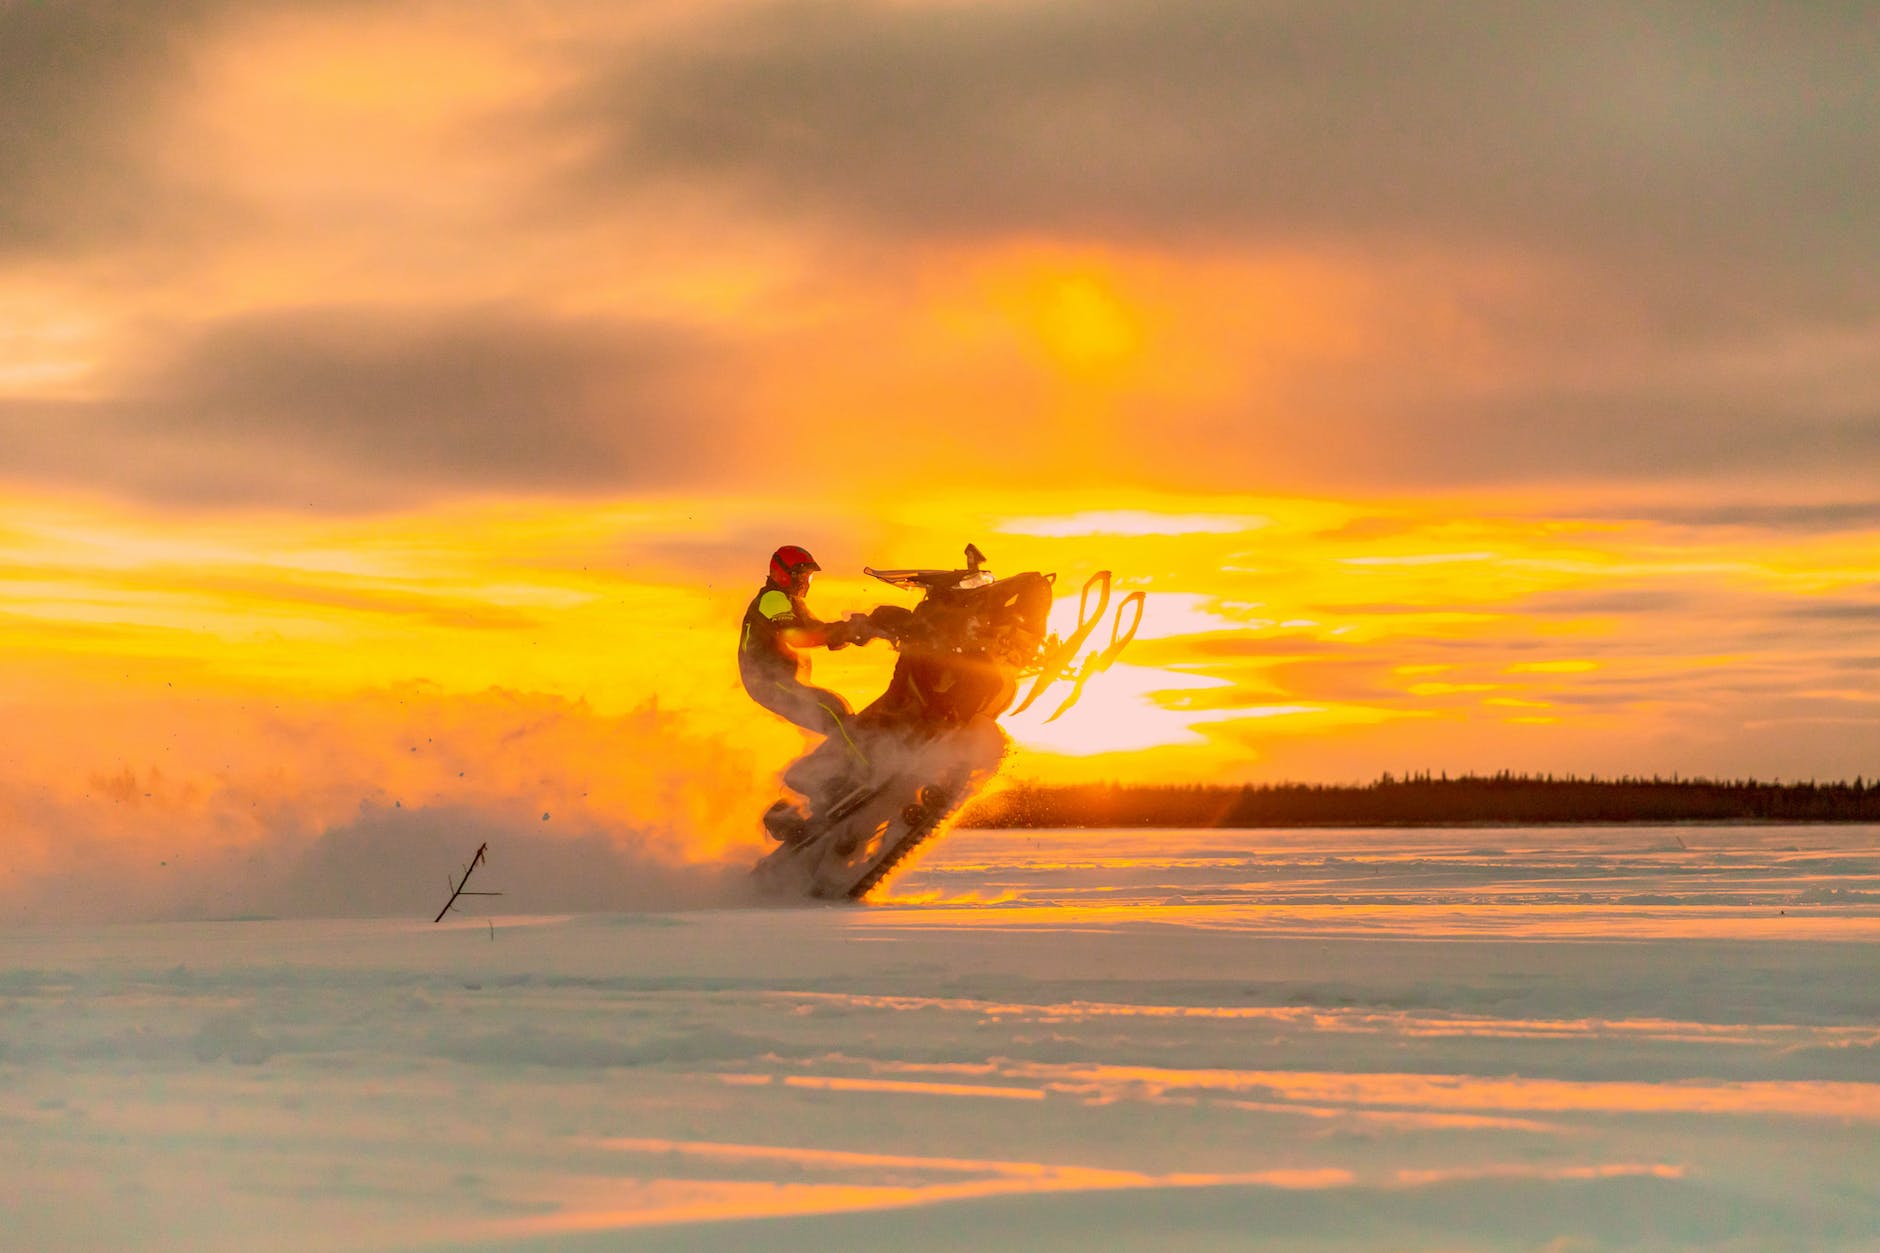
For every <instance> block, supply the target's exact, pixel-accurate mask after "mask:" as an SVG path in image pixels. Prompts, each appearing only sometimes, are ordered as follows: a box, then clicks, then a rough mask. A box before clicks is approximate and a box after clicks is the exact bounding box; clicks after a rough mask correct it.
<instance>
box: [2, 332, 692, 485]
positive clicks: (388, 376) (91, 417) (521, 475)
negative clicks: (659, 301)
mask: <svg viewBox="0 0 1880 1253" xmlns="http://www.w3.org/2000/svg"><path fill="white" fill-rule="evenodd" d="M708 353H709V349H708V347H707V346H706V345H705V344H703V343H702V342H700V341H698V340H697V339H696V338H694V337H692V336H690V335H688V334H686V333H683V332H680V331H677V330H674V329H671V328H667V327H661V326H649V325H637V324H622V323H614V322H554V321H546V320H542V319H537V318H532V317H529V316H527V315H525V314H522V313H518V312H512V311H506V310H500V309H482V310H471V311H452V312H444V313H433V312H424V313H415V314H404V313H387V312H382V311H374V310H361V309H315V310H295V311H285V312H272V313H266V314H259V315H253V316H249V317H245V318H240V319H234V320H230V321H227V322H222V323H217V324H214V325H210V326H208V327H205V328H201V329H200V330H198V331H196V332H194V333H192V334H188V335H185V336H184V337H183V338H182V342H180V343H178V344H176V345H175V346H173V347H170V348H167V349H162V350H159V351H158V352H156V353H155V354H154V356H153V359H152V360H149V361H147V362H146V363H144V364H143V365H141V366H139V367H137V368H134V369H130V370H127V371H125V372H123V373H122V375H121V376H120V377H119V378H118V379H117V380H116V383H117V394H116V395H115V396H114V397H112V398H110V399H108V400H104V401H93V402H70V401H63V402H27V401H14V402H8V403H5V404H3V405H0V431H4V432H6V433H7V435H8V436H9V441H8V442H9V443H10V444H11V446H12V448H13V450H14V455H13V456H12V457H11V458H10V464H9V466H8V470H9V471H11V472H12V473H14V474H24V475H32V476H35V477H41V478H62V479H64V480H66V481H69V482H75V483H79V484H82V485H85V486H90V487H97V488H103V489H107V490H114V491H120V492H125V493H128V494H131V495H135V496H140V497H145V498H151V499H157V500H167V501H175V502H180V503H195V504H212V505H215V504H255V503H288V504H292V505H298V504H300V503H302V501H301V500H300V499H298V497H300V496H306V497H307V501H308V502H309V503H313V504H315V505H317V506H321V507H329V506H339V507H357V506H363V505H371V504H375V503H378V504H383V503H397V502H399V501H401V500H406V499H410V498H421V497H424V496H428V495H432V494H435V493H439V492H447V491H466V490H467V491H477V490H486V491H509V490H566V491H596V492H601V491H610V490H617V489H641V488H657V487H661V486H664V485H667V484H670V483H672V482H674V481H683V480H687V479H689V478H690V477H692V476H694V475H697V474H699V473H702V472H703V471H704V470H705V469H707V468H711V467H714V466H715V465H717V464H718V462H719V460H720V459H721V458H723V457H724V456H726V455H727V454H726V452H725V451H724V450H723V447H722V440H721V439H719V438H716V436H718V435H719V434H721V432H720V431H719V426H718V423H719V421H720V419H715V418H714V417H713V416H712V415H713V414H715V413H722V411H723V406H721V405H713V404H711V403H710V402H709V401H708V398H707V392H708V391H709V387H710V384H709V379H710V378H711V377H712V373H713V372H712V371H711V370H709V369H703V368H701V366H702V364H703V363H704V362H705V360H706V358H707V356H708Z"/></svg>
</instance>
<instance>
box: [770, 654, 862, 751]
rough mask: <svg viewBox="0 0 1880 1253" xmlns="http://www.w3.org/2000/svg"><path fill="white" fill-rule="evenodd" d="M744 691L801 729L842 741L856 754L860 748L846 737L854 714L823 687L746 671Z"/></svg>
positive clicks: (838, 697)
mask: <svg viewBox="0 0 1880 1253" xmlns="http://www.w3.org/2000/svg"><path fill="white" fill-rule="evenodd" d="M743 677H744V690H745V691H747V692H749V693H750V694H751V699H752V700H754V701H756V702H757V703H758V704H760V705H762V706H763V707H764V708H765V709H768V710H770V712H772V713H774V714H776V715H778V716H779V717H782V718H784V719H787V720H788V721H790V722H793V723H795V724H796V725H797V726H799V727H802V728H803V729H804V730H805V731H814V732H815V733H816V734H817V735H823V736H827V737H829V738H830V739H833V740H835V741H836V742H837V743H839V744H846V745H847V746H848V748H849V751H850V752H852V753H855V754H856V755H857V756H858V757H859V756H860V755H861V750H860V749H858V748H857V747H856V746H855V741H854V740H852V739H850V738H849V728H848V721H849V718H850V717H852V716H853V715H854V713H855V711H854V710H853V709H850V708H849V703H848V702H847V701H845V700H843V699H842V698H841V697H840V696H838V695H836V694H835V693H834V692H832V691H830V690H829V689H828V688H826V687H811V686H810V685H809V684H807V683H798V682H797V681H796V680H795V679H793V678H773V677H770V676H767V675H763V674H751V673H746V674H745V675H744V676H743Z"/></svg>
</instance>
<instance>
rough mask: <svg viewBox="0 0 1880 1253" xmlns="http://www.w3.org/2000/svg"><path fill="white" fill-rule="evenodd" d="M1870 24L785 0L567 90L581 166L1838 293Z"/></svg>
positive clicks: (1583, 12)
mask: <svg viewBox="0 0 1880 1253" xmlns="http://www.w3.org/2000/svg"><path fill="white" fill-rule="evenodd" d="M1877 38H1880V13H1876V12H1875V10H1874V9H1873V8H1872V7H1871V6H1867V5H1860V4H1817V5H1809V6H1806V7H1805V8H1801V9H1795V8H1790V9H1784V10H1781V11H1776V10H1770V9H1768V8H1766V7H1765V6H1759V5H1752V4H1747V3H1742V4H1716V3H1699V2H1692V3H1681V4H1662V5H1652V6H1643V7H1641V6H1636V5H1626V4H1599V5H1591V4H1587V5H1571V6H1538V5H1530V6H1501V7H1496V8H1492V9H1488V10H1484V9H1483V8H1481V7H1480V6H1469V5H1402V6H1378V5H1374V4H1366V3H1359V2H1357V0H1349V2H1346V3H1326V4H1309V5H1305V4H1292V3H1248V2H1246V0H1202V2H1201V3H1194V4H1185V5H1182V6H1179V7H1175V8H1170V7H1167V6H1160V5H1153V4H1147V3H1142V2H1141V0H1095V2H1093V3H1086V4H1077V5H1044V4H1016V5H998V6H964V5H931V6H929V5H872V4H862V3H856V2H854V0H805V2H801V3H791V4H782V5H777V6H773V7H770V8H768V9H765V10H763V11H761V12H760V13H757V14H755V15H753V14H752V13H751V12H750V10H748V9H745V8H742V7H739V8H736V9H734V10H731V11H730V12H729V14H728V15H727V16H726V17H724V18H722V19H721V20H719V21H718V22H716V23H714V24H710V25H707V26H706V27H705V28H704V29H703V30H702V31H698V32H695V33H694V34H693V35H692V36H691V38H690V40H689V42H687V43H684V44H681V45H678V46H673V47H670V48H667V49H664V50H661V52H660V54H659V55H657V56H654V57H644V56H634V57H630V58H628V59H626V60H624V61H623V63H622V64H621V66H620V67H619V69H618V70H617V71H616V72H615V74H614V75H613V76H612V78H611V79H609V80H606V81H603V82H601V83H599V84H597V85H596V86H595V87H594V89H593V90H592V92H591V94H590V95H589V96H588V97H587V98H586V99H585V101H584V104H585V106H586V107H587V108H588V110H589V112H590V116H591V117H592V118H594V119H597V120H599V121H600V122H602V123H603V124H605V125H606V126H607V128H608V132H607V133H608V136H609V139H610V143H609V145H608V147H607V148H606V149H605V154H606V155H605V162H604V164H603V166H602V167H601V169H600V171H599V173H600V174H601V175H602V176H603V177H606V178H615V179H620V180H624V181H628V182H635V181H638V180H641V179H644V178H646V177H648V176H656V175H662V174H672V175H678V176H681V177H691V176H695V175H699V174H707V175H716V176H722V177H723V178H725V179H727V180H730V181H732V182H733V183H735V184H738V185H742V186H745V187H748V188H750V189H751V190H752V191H753V192H756V193H759V194H761V196H762V197H763V199H764V201H765V202H766V203H770V204H784V205H790V204H794V205H799V206H805V207H808V208H811V209H813V210H814V211H816V212H818V213H821V212H827V211H835V212H837V213H841V214H844V215H851V216H858V217H861V218H863V219H866V220H869V221H872V222H874V223H877V224H880V225H884V226H886V227H887V228H889V229H892V230H896V231H904V230H915V231H920V232H926V233H945V234H984V233H1004V232H1035V231H1045V232H1051V233H1064V232H1068V233H1073V234H1078V233H1081V234H1111V235H1126V236H1131V237H1135V238H1139V239H1147V240H1165V239H1167V238H1169V237H1170V236H1171V235H1174V236H1189V237H1192V236H1196V235H1225V236H1232V237H1234V238H1246V237H1249V236H1252V237H1260V236H1268V237H1272V236H1278V237H1283V238H1285V239H1288V240H1294V239H1297V238H1299V237H1300V236H1301V235H1302V234H1305V235H1311V236H1317V237H1325V236H1328V235H1346V234H1354V233H1355V234H1359V235H1372V234H1376V235H1383V236H1388V237H1393V238H1401V237H1404V236H1419V235H1420V236H1430V237H1435V238H1438V239H1441V240H1444V241H1446V242H1455V241H1470V242H1473V243H1478V244H1492V243H1510V242H1511V243H1516V244H1521V245H1524V246H1526V245H1538V246H1542V247H1552V248H1559V249H1561V250H1564V251H1569V252H1577V251H1581V250H1586V249H1590V250H1593V251H1597V252H1601V253H1611V252H1613V251H1615V250H1616V251H1618V252H1622V253H1623V254H1624V255H1626V256H1627V257H1629V258H1631V259H1633V260H1640V259H1643V260H1645V261H1647V262H1650V263H1652V264H1657V263H1658V262H1659V261H1661V260H1663V259H1664V258H1666V257H1668V256H1675V257H1677V258H1680V259H1681V260H1682V261H1684V262H1686V263H1689V262H1690V261H1692V260H1693V259H1696V258H1700V257H1701V258H1703V259H1705V260H1707V261H1708V262H1710V263H1712V264H1715V265H1718V266H1719V267H1720V268H1723V269H1725V270H1727V271H1728V272H1737V271H1740V270H1741V269H1742V268H1743V267H1745V266H1759V265H1762V264H1766V263H1770V262H1778V263H1780V264H1782V265H1784V266H1794V267H1799V268H1801V269H1803V270H1806V271H1807V272H1809V273H1810V274H1812V275H1813V276H1814V277H1815V278H1816V279H1817V280H1821V281H1832V280H1834V279H1836V278H1837V277H1838V278H1839V279H1840V280H1841V281H1843V282H1853V281H1857V280H1855V278H1854V276H1852V275H1851V274H1849V273H1848V272H1847V271H1846V270H1844V269H1843V268H1842V265H1843V263H1844V262H1846V261H1848V260H1850V259H1853V258H1855V257H1857V256H1858V257H1861V258H1865V257H1868V256H1871V255H1872V253H1873V251H1874V244H1875V242H1876V231H1877V230H1880V226H1876V223H1875V221H1874V219H1873V216H1872V215H1871V214H1867V213H1864V212H1862V211H1860V206H1861V205H1862V204H1864V203H1867V202H1870V201H1871V200H1872V198H1873V196H1874V193H1875V192H1876V191H1880V159H1877V158H1876V154H1875V149H1874V146H1873V143H1872V135H1873V125H1874V123H1873V119H1874V117H1875V116H1876V115H1880V79H1876V76H1875V75H1874V74H1873V73H1872V59H1873V50H1874V48H1875V46H1876V39H1877ZM1726 276H1727V275H1726V274H1724V273H1720V274H1719V277H1720V278H1723V277H1726ZM1692 308H1693V311H1694V312H1695V311H1697V310H1698V309H1699V308H1700V306H1698V305H1697V304H1693V306H1692Z"/></svg>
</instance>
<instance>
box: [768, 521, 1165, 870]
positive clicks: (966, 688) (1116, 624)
mask: <svg viewBox="0 0 1880 1253" xmlns="http://www.w3.org/2000/svg"><path fill="white" fill-rule="evenodd" d="M984 562H985V555H984V554H983V553H981V552H980V551H979V549H978V548H977V547H975V546H973V545H971V544H968V545H967V546H966V568H965V569H963V570H876V569H873V568H871V567H867V566H864V567H863V568H862V572H863V573H864V574H867V575H870V576H871V577H873V578H877V579H880V580H881V581H882V582H884V583H887V584H888V585H890V586H891V587H896V588H901V589H903V590H907V591H919V592H921V593H922V596H921V599H920V601H919V603H918V604H916V605H915V606H914V607H913V608H912V609H907V608H904V607H902V606H898V605H883V606H881V607H879V608H877V609H876V610H875V611H874V612H873V613H871V614H868V615H866V617H863V616H861V615H858V616H857V618H856V619H854V620H852V621H853V623H854V628H853V630H854V633H853V634H852V636H851V642H857V643H860V642H865V641H866V640H868V639H876V638H878V639H885V640H887V641H888V642H889V643H891V644H892V645H893V646H894V648H895V649H896V650H897V651H898V653H899V654H900V655H899V657H898V658H897V659H896V661H895V666H894V675H893V677H892V678H891V679H890V680H889V682H888V687H887V690H886V691H884V692H883V693H882V694H881V696H880V698H879V699H877V700H876V701H875V702H874V703H873V704H871V705H869V706H868V707H867V708H865V709H863V710H862V711H861V712H860V713H858V714H856V715H855V716H854V718H853V719H852V720H851V722H850V725H849V732H850V735H849V742H846V743H845V742H841V741H840V740H839V738H838V737H831V738H830V739H828V740H825V741H824V742H823V743H822V744H820V745H818V746H817V747H816V748H815V749H814V750H812V751H811V752H810V753H808V754H807V755H805V756H804V757H802V758H800V759H799V760H797V761H796V762H795V763H793V764H792V765H791V766H789V767H788V768H787V769H786V770H785V771H784V774H783V784H784V787H785V788H786V789H787V794H786V795H785V796H784V797H783V798H781V799H779V800H778V801H777V802H776V803H775V804H773V805H772V806H771V807H770V809H769V810H768V811H767V812H766V813H765V814H764V827H765V830H766V831H767V832H768V833H769V835H770V836H771V838H773V839H775V840H777V841H779V847H777V848H776V849H774V850H773V851H772V852H771V853H770V854H769V855H767V856H766V857H764V858H763V859H762V860H760V861H759V862H758V863H757V865H756V867H755V868H754V870H753V874H754V875H755V876H756V879H757V881H758V883H759V885H760V886H761V887H763V888H764V889H765V890H767V891H770V892H774V893H777V894H788V895H807V896H811V897H817V898H822V899H831V900H842V899H847V900H861V899H862V898H863V897H865V896H867V895H868V893H869V891H870V890H872V889H873V888H874V887H875V886H876V885H877V884H879V883H881V882H882V881H883V880H884V879H886V878H887V877H888V875H889V874H891V873H892V872H893V871H894V870H895V868H896V867H898V866H900V865H902V864H903V863H904V862H905V861H906V859H907V857H908V855H909V854H910V853H912V852H913V851H914V849H915V848H917V847H918V846H920V845H921V844H922V843H923V842H924V841H926V840H928V839H930V838H931V837H932V836H933V835H934V834H936V833H937V832H938V831H940V830H941V829H942V828H943V826H944V825H945V823H946V822H947V820H948V819H949V818H951V817H952V816H953V815H954V814H956V813H957V812H958V811H959V810H960V808H961V807H962V806H964V805H965V804H966V802H967V801H968V800H970V799H971V798H972V796H973V795H974V794H975V793H976V792H978V791H979V789H980V788H982V787H983V786H984V785H985V784H986V783H987V782H988V781H989V780H990V779H991V778H992V777H993V775H995V774H996V773H997V772H998V769H999V765H1000V763H1001V762H1002V761H1003V759H1004V757H1005V754H1006V752H1007V750H1008V749H1009V748H1010V747H1011V740H1010V738H1009V737H1007V735H1006V734H1005V731H1004V730H1003V729H1002V728H1001V727H1000V726H999V724H998V721H997V720H998V718H999V717H1000V715H1002V714H1004V713H1006V712H1007V711H1008V710H1010V712H1013V713H1017V712H1019V711H1021V710H1023V709H1026V708H1028V707H1029V706H1030V705H1031V704H1032V703H1033V702H1034V701H1036V700H1037V699H1038V697H1039V696H1040V695H1041V694H1043V693H1044V691H1045V690H1046V689H1048V688H1050V687H1051V686H1052V685H1053V684H1055V683H1057V682H1058V681H1059V680H1068V681H1069V682H1070V690H1069V693H1068V695H1066V696H1065V698H1064V699H1063V700H1062V701H1061V703H1060V704H1059V705H1058V707H1057V709H1056V710H1055V711H1054V712H1053V713H1052V714H1051V716H1050V717H1049V718H1047V719H1045V721H1047V722H1049V721H1051V720H1052V719H1055V718H1058V717H1060V716H1062V715H1063V714H1064V713H1065V712H1066V711H1067V710H1069V709H1070V708H1071V707H1072V706H1073V705H1075V704H1076V703H1077V701H1078V699H1079V698H1080V697H1081V696H1082V695H1083V692H1084V685H1085V684H1086V683H1088V682H1089V680H1090V678H1091V677H1092V676H1093V675H1096V674H1099V673H1101V672H1102V671H1104V670H1106V669H1108V668H1109V666H1110V665H1111V663H1113V662H1114V661H1115V660H1116V658H1117V655H1118V654H1119V653H1121V652H1122V650H1123V648H1124V646H1125V645H1127V644H1128V643H1129V642H1130V640H1131V639H1133V638H1134V637H1135V634H1136V628H1137V627H1139V626H1140V625H1141V623H1142V606H1143V593H1141V592H1131V593H1130V594H1129V595H1127V596H1125V597H1124V598H1123V599H1122V601H1121V602H1120V603H1118V605H1117V607H1116V615H1115V618H1114V619H1113V620H1112V621H1111V624H1110V635H1109V642H1108V644H1107V645H1105V646H1104V647H1102V648H1100V649H1096V650H1093V651H1092V652H1090V653H1089V654H1088V655H1086V656H1084V657H1083V659H1082V661H1081V662H1079V660H1078V657H1079V654H1080V653H1082V652H1083V649H1084V646H1085V644H1086V643H1087V641H1088V640H1089V639H1090V637H1091V635H1092V633H1093V632H1094V631H1095V629H1096V627H1097V625H1098V623H1099V621H1100V620H1101V619H1102V618H1103V616H1104V613H1105V611H1106V610H1107V609H1108V607H1109V603H1110V572H1109V571H1108V570H1102V571H1099V572H1097V573H1096V574H1094V575H1092V576H1091V577H1090V579H1089V580H1088V581H1087V582H1086V583H1085V584H1084V587H1083V591H1082V594H1081V595H1080V596H1079V598H1078V606H1077V608H1078V613H1077V626H1076V628H1075V629H1074V630H1073V631H1071V633H1070V634H1069V635H1067V636H1065V637H1064V638H1062V639H1060V638H1058V637H1057V636H1056V635H1053V634H1047V625H1046V622H1047V619H1048V618H1049V617H1050V613H1051V598H1052V590H1053V587H1054V585H1055V583H1056V579H1057V576H1056V575H1055V574H1041V573H1038V572H1036V571H1027V572H1026V573H1023V574H1016V575H1012V576H1010V577H1008V578H1003V579H1001V578H995V577H994V576H993V574H992V572H991V571H990V570H988V569H986V568H985V565H984ZM1093 601H1094V605H1095V607H1094V608H1093V607H1092V603H1093ZM1132 607H1133V612H1132ZM1021 683H1028V687H1027V689H1026V691H1025V695H1024V698H1023V699H1022V700H1019V703H1018V704H1017V705H1016V706H1013V703H1012V702H1013V701H1014V700H1015V699H1017V698H1018V693H1019V688H1020V684H1021Z"/></svg>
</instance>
